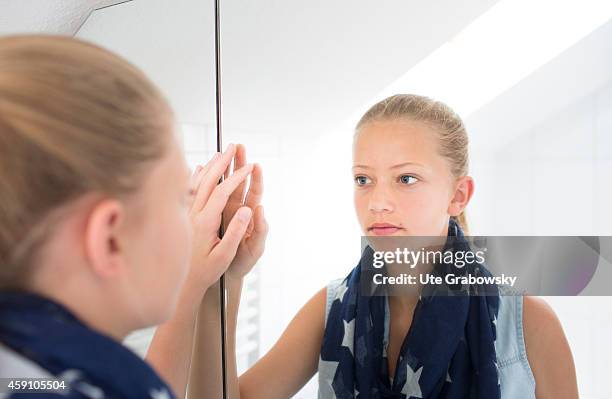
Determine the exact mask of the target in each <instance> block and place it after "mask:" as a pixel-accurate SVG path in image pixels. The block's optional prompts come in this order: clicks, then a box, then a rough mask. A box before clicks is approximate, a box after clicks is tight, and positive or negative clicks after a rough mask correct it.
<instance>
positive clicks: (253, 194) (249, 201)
mask: <svg viewBox="0 0 612 399" xmlns="http://www.w3.org/2000/svg"><path fill="white" fill-rule="evenodd" d="M262 196H263V172H262V170H261V166H260V165H259V164H254V166H253V173H252V174H251V182H250V183H249V192H248V193H247V196H246V199H245V202H244V204H245V205H246V206H248V207H249V208H251V209H255V207H257V205H259V204H260V203H261V198H262Z"/></svg>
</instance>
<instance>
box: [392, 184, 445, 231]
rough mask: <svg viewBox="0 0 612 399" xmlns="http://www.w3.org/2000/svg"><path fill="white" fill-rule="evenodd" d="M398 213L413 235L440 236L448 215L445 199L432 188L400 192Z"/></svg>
mask: <svg viewBox="0 0 612 399" xmlns="http://www.w3.org/2000/svg"><path fill="white" fill-rule="evenodd" d="M396 198H397V212H398V213H399V214H400V218H401V219H402V222H403V223H404V225H405V226H406V228H407V230H408V233H409V234H411V235H417V236H418V235H421V236H428V235H438V234H439V230H440V226H441V225H442V224H443V222H444V220H445V218H446V217H448V214H447V207H448V204H447V203H445V201H444V200H445V198H443V196H442V195H441V193H439V192H438V190H436V189H435V187H432V186H429V187H428V186H424V185H423V186H422V187H419V189H418V190H399V192H398V193H397V197H396Z"/></svg>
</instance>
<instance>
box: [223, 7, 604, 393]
mask: <svg viewBox="0 0 612 399" xmlns="http://www.w3.org/2000/svg"><path fill="white" fill-rule="evenodd" d="M591 3H592V4H591ZM591 3H589V5H584V4H582V3H579V2H568V3H566V4H564V5H563V6H561V5H559V4H557V3H554V4H553V3H552V2H549V1H538V2H535V3H534V2H526V1H525V2H523V1H521V2H516V1H513V0H499V1H497V0H477V1H470V2H461V4H459V3H457V2H454V1H448V0H445V1H437V2H420V3H415V2H401V1H393V2H384V3H377V4H376V5H374V4H373V3H372V2H368V1H336V2H315V3H309V6H308V7H305V6H304V5H303V4H298V3H296V2H271V1H258V2H255V3H249V2H247V3H245V2H241V1H237V0H224V1H223V2H222V16H223V17H222V47H223V125H224V131H223V140H224V142H225V143H230V142H231V143H243V144H244V145H245V147H246V152H247V158H248V161H249V162H258V163H260V164H261V166H262V169H263V174H264V185H265V193H264V199H263V204H264V207H265V209H266V211H265V213H266V219H267V220H268V223H269V225H270V232H269V235H268V239H267V243H266V251H265V253H264V255H263V256H262V258H261V259H260V260H259V262H258V263H257V265H256V266H255V268H254V269H253V270H252V271H251V272H250V273H249V274H248V275H247V277H246V279H245V281H244V286H243V291H242V297H241V302H240V310H239V313H238V329H237V343H236V345H237V348H236V352H237V365H238V374H241V373H242V372H244V371H245V370H247V369H248V368H249V367H251V366H252V365H253V364H254V363H255V362H256V361H257V360H258V359H260V358H261V357H262V356H263V355H265V354H266V352H267V351H268V350H269V349H270V348H271V347H272V346H273V345H274V343H275V342H276V341H277V339H278V338H279V337H280V335H281V334H282V332H283V331H284V329H285V328H286V326H287V325H288V323H289V322H290V321H291V319H292V318H293V317H294V315H295V314H296V313H297V311H298V310H299V309H300V308H301V307H302V306H303V305H304V303H306V301H307V300H308V299H309V298H311V297H312V296H313V295H314V294H315V293H316V292H317V291H318V290H320V289H321V288H322V287H325V286H326V284H327V283H328V282H329V281H330V280H332V279H335V278H340V277H345V276H346V275H347V274H348V272H349V271H350V270H351V269H352V268H353V267H354V266H355V265H356V264H357V262H358V260H359V248H360V236H361V230H360V227H359V224H358V222H357V218H356V216H355V211H354V207H353V189H354V182H353V178H354V176H353V175H352V174H351V166H352V150H351V148H352V139H353V131H354V130H353V129H354V127H355V125H356V123H357V121H358V120H359V118H360V117H361V115H362V114H363V113H364V112H365V111H366V110H367V109H368V108H369V107H370V106H372V105H373V104H375V103H376V102H377V101H379V100H381V99H383V98H385V97H387V96H389V95H391V94H395V93H415V94H421V95H426V96H430V97H433V98H435V99H437V100H441V101H443V102H445V103H447V104H448V105H450V106H451V107H452V108H453V109H454V110H456V112H458V113H459V115H460V116H461V117H462V119H463V120H464V122H465V124H466V126H467V130H468V135H469V139H470V175H471V176H473V177H474V180H475V187H476V189H475V194H474V196H473V198H472V201H471V202H470V204H469V207H468V208H467V217H468V220H469V225H470V230H471V232H473V234H479V235H580V234H583V235H609V234H612V230H611V228H610V224H609V220H612V214H611V210H610V207H609V206H608V205H607V204H609V203H610V202H611V201H612V183H611V182H612V152H611V151H612V150H611V149H612V130H611V129H612V116H611V115H612V114H611V113H610V112H609V109H610V107H611V106H612V56H611V54H612V51H611V50H612V49H611V48H610V43H612V40H610V39H612V21H611V20H610V17H611V16H612V12H611V11H610V7H608V6H604V5H602V4H600V3H597V4H596V2H591ZM551 8H554V9H555V12H554V13H551V12H550V9H551ZM517 21H520V23H517ZM577 21H579V22H580V23H578V22H577ZM542 26H545V27H546V29H542ZM568 29H569V30H568ZM547 300H548V302H549V303H550V304H551V305H552V306H553V308H554V309H555V311H556V312H557V314H558V316H559V318H560V319H561V322H562V324H563V326H564V329H565V332H566V335H567V336H568V340H569V341H570V346H571V348H572V351H573V353H574V358H575V359H576V368H577V372H578V381H579V384H580V391H581V393H582V394H583V395H587V392H588V395H592V396H593V397H597V396H598V395H604V392H606V389H607V388H606V387H605V385H604V384H603V383H602V382H601V381H603V380H602V379H597V377H596V376H598V375H599V376H602V373H603V369H605V367H603V363H602V362H603V359H605V358H607V357H610V356H612V348H611V347H610V345H609V344H607V343H606V342H605V338H604V337H605V334H604V333H603V331H607V333H606V334H610V333H611V332H612V325H611V324H610V323H609V320H607V319H606V318H605V317H604V316H603V315H605V314H607V312H606V311H605V309H606V308H607V307H609V306H610V305H612V300H611V299H610V298H609V297H606V298H597V301H595V298H591V297H573V298H559V297H551V298H547ZM591 306H592V309H597V310H598V311H595V312H591V311H589V312H585V311H584V309H586V308H589V307H591ZM599 310H601V312H599ZM592 331H600V332H601V333H597V335H596V336H594V335H592V334H595V333H592ZM587 337H588V338H587ZM594 341H596V342H597V345H596V346H590V345H591V344H590V343H587V342H594ZM600 344H601V345H600ZM595 347H597V348H598V349H597V350H595V349H594V348H595ZM602 351H603V352H605V355H604V354H602ZM300 360H301V359H296V362H299V361H300ZM598 364H599V365H600V366H597V365H598ZM288 367H291V366H290V365H288ZM317 388H318V386H317V378H316V376H314V377H313V378H312V379H311V380H310V382H309V383H308V384H306V385H305V386H304V387H303V388H302V389H301V390H300V391H299V393H297V394H296V396H295V397H300V398H312V397H316V395H317ZM602 397H603V396H602Z"/></svg>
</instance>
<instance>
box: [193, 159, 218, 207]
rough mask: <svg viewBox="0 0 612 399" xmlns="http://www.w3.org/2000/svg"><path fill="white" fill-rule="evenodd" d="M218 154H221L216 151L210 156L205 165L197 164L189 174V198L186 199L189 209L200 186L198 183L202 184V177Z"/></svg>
mask: <svg viewBox="0 0 612 399" xmlns="http://www.w3.org/2000/svg"><path fill="white" fill-rule="evenodd" d="M220 155H221V154H219V153H218V152H216V153H215V154H214V155H213V156H212V158H211V159H210V160H209V161H208V162H207V163H206V165H204V166H202V165H198V166H197V167H196V169H195V171H194V172H193V174H192V175H191V181H190V183H189V187H190V192H189V200H188V209H189V210H191V209H192V208H193V204H194V203H195V198H196V194H197V192H198V188H199V187H200V184H202V180H203V179H204V176H206V173H208V170H209V169H210V167H211V165H212V164H214V163H215V162H216V160H217V159H218V158H219V156H220Z"/></svg>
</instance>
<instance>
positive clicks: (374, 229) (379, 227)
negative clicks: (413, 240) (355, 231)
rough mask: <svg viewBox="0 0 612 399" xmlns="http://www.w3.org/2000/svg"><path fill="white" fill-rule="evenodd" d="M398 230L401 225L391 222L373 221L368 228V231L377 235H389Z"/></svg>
mask: <svg viewBox="0 0 612 399" xmlns="http://www.w3.org/2000/svg"><path fill="white" fill-rule="evenodd" d="M400 230H402V228H401V227H399V226H396V225H394V224H391V223H374V224H372V225H371V226H370V227H369V228H368V231H369V232H371V233H372V234H374V235H378V236H386V235H390V234H393V233H396V232H398V231H400Z"/></svg>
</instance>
